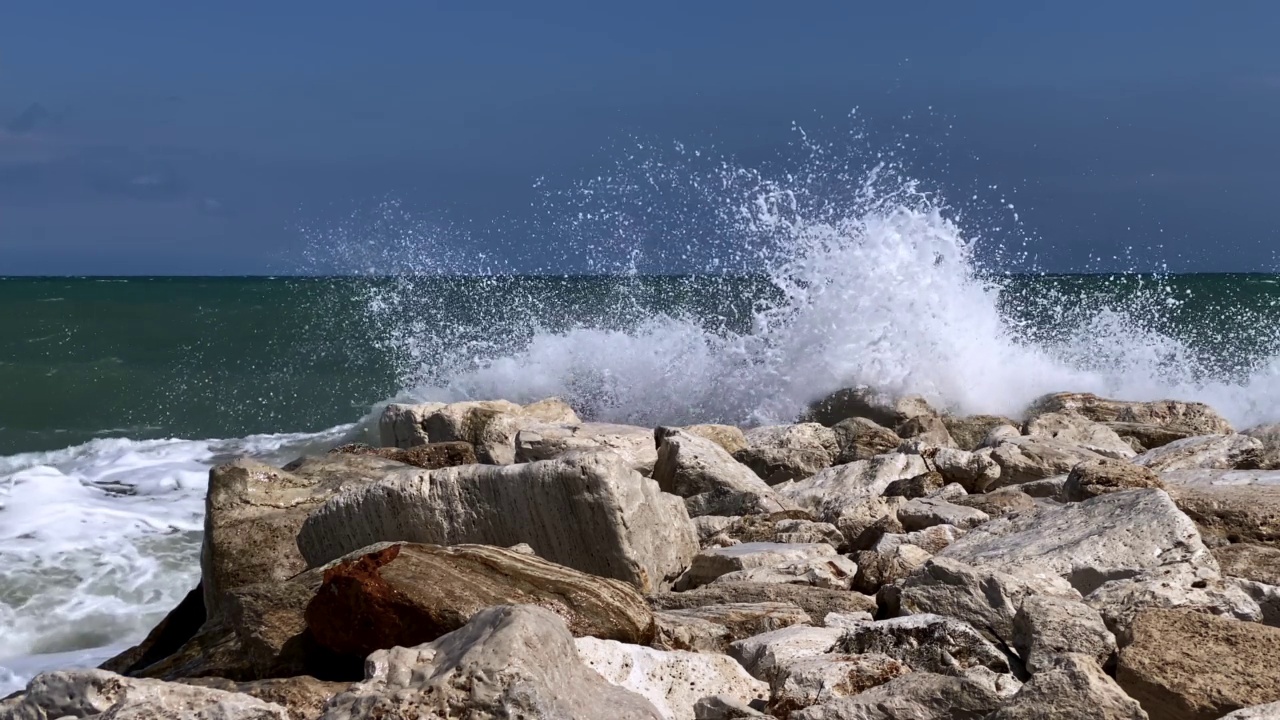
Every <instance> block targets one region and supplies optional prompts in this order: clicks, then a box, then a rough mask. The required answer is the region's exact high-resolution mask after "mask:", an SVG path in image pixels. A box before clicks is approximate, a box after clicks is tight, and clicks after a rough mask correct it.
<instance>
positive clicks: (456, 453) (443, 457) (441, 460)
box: [329, 440, 478, 470]
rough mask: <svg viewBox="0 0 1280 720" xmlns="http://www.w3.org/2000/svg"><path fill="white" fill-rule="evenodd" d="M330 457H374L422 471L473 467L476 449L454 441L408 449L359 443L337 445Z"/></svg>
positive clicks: (426, 444) (459, 441)
mask: <svg viewBox="0 0 1280 720" xmlns="http://www.w3.org/2000/svg"><path fill="white" fill-rule="evenodd" d="M329 454H331V455H376V456H377V457H380V458H385V459H387V460H394V461H396V462H401V463H404V464H405V465H413V466H414V467H420V468H422V469H424V470H436V469H439V468H446V467H453V466H454V465H474V464H475V463H476V462H478V461H477V460H476V449H475V447H474V446H472V444H471V443H469V442H463V441H461V440H456V441H453V442H438V443H425V444H421V445H414V446H413V447H410V448H397V447H377V448H376V447H370V446H368V445H364V444H361V443H350V444H347V445H339V446H338V447H336V448H333V449H332V450H330V451H329Z"/></svg>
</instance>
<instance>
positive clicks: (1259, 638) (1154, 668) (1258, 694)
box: [1116, 610, 1280, 720]
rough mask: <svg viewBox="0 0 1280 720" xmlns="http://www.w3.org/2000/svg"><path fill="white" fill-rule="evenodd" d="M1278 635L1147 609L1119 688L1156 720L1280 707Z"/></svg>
mask: <svg viewBox="0 0 1280 720" xmlns="http://www.w3.org/2000/svg"><path fill="white" fill-rule="evenodd" d="M1276 657H1280V629H1276V628H1271V627H1267V626H1265V625H1258V624H1256V623H1246V622H1240V621H1239V620H1230V619H1227V618H1222V617H1217V616H1214V615H1208V614H1205V613H1201V612H1195V611H1190V610H1148V611H1146V612H1143V613H1140V614H1139V615H1138V616H1137V618H1136V619H1135V620H1134V623H1133V643H1132V644H1130V645H1129V646H1128V647H1126V648H1124V649H1123V650H1121V651H1120V660H1119V664H1118V666H1117V668H1116V681H1117V682H1119V683H1120V687H1122V688H1124V690H1125V692H1126V693H1128V694H1129V696H1130V697H1132V698H1134V699H1135V700H1137V701H1138V702H1140V703H1142V707H1143V709H1144V710H1146V711H1147V713H1148V714H1149V715H1151V717H1153V718H1161V719H1162V720H1164V719H1166V718H1167V720H1216V719H1217V718H1220V717H1222V716H1223V715H1225V714H1227V713H1229V712H1233V711H1235V710H1240V709H1242V708H1247V707H1250V706H1253V705H1262V704H1264V703H1270V702H1276V701H1277V700H1280V666H1277V665H1276V663H1274V662H1272V659H1273V658H1276Z"/></svg>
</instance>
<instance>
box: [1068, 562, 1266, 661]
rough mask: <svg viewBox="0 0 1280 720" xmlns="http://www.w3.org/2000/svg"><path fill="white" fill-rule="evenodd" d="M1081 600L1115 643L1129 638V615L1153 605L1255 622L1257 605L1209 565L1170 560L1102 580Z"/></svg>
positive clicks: (1258, 615) (1124, 642) (1259, 616)
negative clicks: (1094, 611) (1095, 611)
mask: <svg viewBox="0 0 1280 720" xmlns="http://www.w3.org/2000/svg"><path fill="white" fill-rule="evenodd" d="M1085 601H1086V602H1087V603H1089V605H1091V606H1093V607H1095V608H1097V609H1098V611H1099V612H1101V613H1102V616H1103V618H1104V619H1105V620H1106V623H1107V627H1108V628H1110V629H1111V632H1113V633H1115V636H1116V638H1117V639H1118V640H1119V641H1120V645H1121V646H1122V647H1123V646H1124V645H1127V644H1129V642H1130V641H1131V639H1132V626H1133V620H1134V618H1135V617H1137V616H1138V615H1139V614H1140V613H1142V612H1143V611H1146V610H1153V609H1170V608H1179V609H1186V610H1195V611H1197V612H1203V613H1210V614H1213V615H1222V616H1225V617H1233V618H1236V619H1239V620H1246V621H1249V622H1256V621H1259V620H1261V619H1262V618H1263V613H1262V608H1261V607H1259V605H1258V602H1257V600H1255V599H1254V598H1253V597H1251V596H1250V594H1249V592H1248V591H1246V590H1245V589H1243V588H1241V587H1240V585H1239V583H1237V582H1233V581H1224V580H1223V579H1222V578H1221V577H1219V575H1218V573H1217V572H1216V571H1215V570H1214V569H1213V568H1212V567H1209V566H1203V565H1201V566H1193V565H1191V564H1190V563H1176V564H1173V565H1164V566H1161V567H1155V568H1150V569H1148V570H1145V571H1143V572H1141V573H1139V574H1137V575H1135V576H1133V577H1127V578H1120V579H1116V580H1112V581H1110V582H1107V583H1104V584H1103V585H1102V586H1101V587H1099V588H1098V589H1096V590H1094V591H1093V592H1091V593H1089V595H1088V597H1086V598H1085Z"/></svg>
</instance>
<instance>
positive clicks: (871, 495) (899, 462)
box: [775, 454, 929, 541]
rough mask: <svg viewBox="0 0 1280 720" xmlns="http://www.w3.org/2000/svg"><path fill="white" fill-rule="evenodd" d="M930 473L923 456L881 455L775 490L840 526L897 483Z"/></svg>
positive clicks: (821, 517)
mask: <svg viewBox="0 0 1280 720" xmlns="http://www.w3.org/2000/svg"><path fill="white" fill-rule="evenodd" d="M928 470H929V468H928V467H927V466H926V465H925V461H924V458H922V457H920V456H919V455H906V454H893V455H880V456H877V457H874V458H871V459H870V460H860V461H858V462H855V463H849V464H847V465H837V466H835V467H832V468H828V469H826V470H823V471H822V472H820V473H818V474H816V475H814V476H813V477H810V478H806V479H804V480H801V481H798V482H792V483H785V484H783V485H778V486H776V488H775V489H776V490H777V491H778V493H779V494H781V495H782V496H783V497H785V498H787V499H788V500H790V501H792V502H794V503H795V504H796V505H798V506H799V507H801V508H804V509H806V510H808V511H810V512H812V513H813V514H814V515H815V516H817V517H818V518H819V519H821V520H825V521H826V522H831V523H835V524H836V525H837V527H839V525H840V523H839V519H840V517H841V516H842V515H843V514H844V513H846V512H849V511H856V510H857V509H858V508H859V507H861V506H862V505H865V504H867V503H869V502H872V501H874V500H875V499H877V498H879V497H880V495H881V494H882V493H884V491H885V488H887V487H888V486H889V484H890V483H892V482H893V481H895V480H905V479H907V478H911V477H915V476H917V475H922V474H924V473H926V472H928ZM846 537H848V534H847V533H846ZM849 540H850V541H852V540H853V538H849Z"/></svg>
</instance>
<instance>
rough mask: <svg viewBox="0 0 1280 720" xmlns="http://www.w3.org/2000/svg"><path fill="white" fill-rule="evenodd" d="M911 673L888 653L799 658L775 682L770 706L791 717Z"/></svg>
mask: <svg viewBox="0 0 1280 720" xmlns="http://www.w3.org/2000/svg"><path fill="white" fill-rule="evenodd" d="M910 672H911V668H909V667H907V666H906V665H905V664H903V663H901V662H898V661H897V660H894V659H893V658H891V657H889V656H887V655H880V654H878V653H865V654H862V655H841V654H837V653H831V654H827V655H819V656H817V657H811V658H805V659H802V660H797V661H796V662H794V663H791V664H790V665H788V666H787V667H786V669H785V670H784V671H783V673H782V674H781V676H780V677H778V679H776V680H775V681H774V682H773V683H771V688H770V689H771V692H770V699H769V709H770V710H771V711H772V712H773V713H774V714H775V715H777V716H778V717H790V716H791V715H792V714H793V713H795V712H797V711H799V710H801V709H802V708H807V707H811V706H813V705H820V704H823V703H829V702H833V701H836V700H839V699H841V698H847V697H853V696H855V695H858V694H860V693H864V692H866V691H867V690H870V689H871V688H873V687H876V686H878V685H883V684H884V683H887V682H889V681H890V680H892V679H894V678H896V677H901V676H903V675H906V674H908V673H910Z"/></svg>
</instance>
